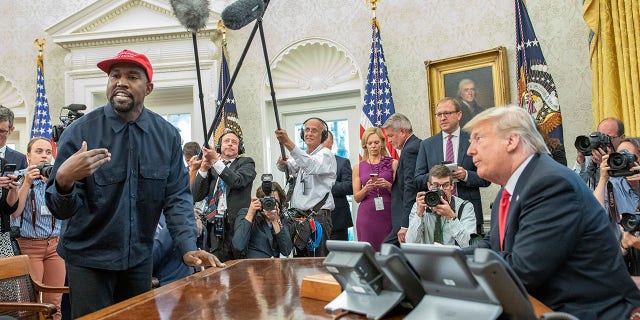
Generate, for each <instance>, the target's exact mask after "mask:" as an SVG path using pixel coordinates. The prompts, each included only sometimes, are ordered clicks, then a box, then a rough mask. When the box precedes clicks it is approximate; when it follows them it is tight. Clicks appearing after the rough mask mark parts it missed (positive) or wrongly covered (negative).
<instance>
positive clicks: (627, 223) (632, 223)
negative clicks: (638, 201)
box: [620, 213, 639, 232]
mask: <svg viewBox="0 0 640 320" xmlns="http://www.w3.org/2000/svg"><path fill="white" fill-rule="evenodd" d="M638 220H639V219H638V213H636V214H633V213H623V214H622V219H620V225H621V226H622V229H624V231H625V232H635V231H639V228H638Z"/></svg>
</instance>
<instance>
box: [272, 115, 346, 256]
mask: <svg viewBox="0 0 640 320" xmlns="http://www.w3.org/2000/svg"><path fill="white" fill-rule="evenodd" d="M300 137H301V138H302V139H303V140H304V143H305V144H306V145H307V151H306V152H304V151H302V149H300V148H299V147H297V146H296V145H295V143H294V142H293V141H292V140H291V138H289V135H288V134H287V131H286V130H284V129H278V130H276V139H278V142H280V144H282V145H283V146H284V147H285V148H287V150H289V153H290V155H291V157H290V158H289V159H286V160H283V159H282V158H279V159H278V170H280V171H285V166H286V167H288V168H289V172H291V173H293V174H294V175H296V183H295V185H294V189H293V194H292V195H291V207H292V208H294V209H297V210H300V211H303V212H305V213H307V214H309V215H312V216H313V217H314V219H315V220H316V221H318V222H319V223H320V225H321V227H322V239H321V241H320V244H319V246H318V247H317V248H315V250H306V251H305V252H298V253H297V255H302V256H305V255H306V256H316V257H324V256H326V255H327V254H328V253H329V252H328V251H327V246H326V242H327V239H329V237H330V236H331V210H333V209H334V208H335V204H334V202H333V197H331V196H330V195H331V187H332V186H333V184H334V183H335V182H336V171H337V169H336V167H337V165H336V158H335V157H334V156H333V154H331V150H329V149H327V148H325V147H324V146H323V145H322V143H323V142H324V141H325V140H327V138H328V137H329V127H328V126H327V123H326V122H324V120H322V119H320V118H315V117H313V118H309V119H307V120H305V122H304V123H303V126H302V130H301V131H300ZM317 208H320V209H319V210H316V209H317Z"/></svg>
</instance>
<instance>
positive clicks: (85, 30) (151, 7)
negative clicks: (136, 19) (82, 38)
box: [76, 0, 173, 33]
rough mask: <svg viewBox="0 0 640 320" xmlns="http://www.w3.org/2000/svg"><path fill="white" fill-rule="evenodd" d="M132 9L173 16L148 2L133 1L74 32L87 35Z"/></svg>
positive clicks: (165, 9) (171, 13) (171, 12)
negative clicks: (144, 9) (140, 8)
mask: <svg viewBox="0 0 640 320" xmlns="http://www.w3.org/2000/svg"><path fill="white" fill-rule="evenodd" d="M134 7H143V8H146V9H149V10H151V11H155V12H158V13H160V14H163V15H167V16H171V15H173V11H171V10H168V9H167V8H162V7H159V6H156V5H153V4H151V3H149V2H146V1H141V0H133V1H130V2H127V3H124V4H123V5H121V6H119V7H117V8H114V9H113V10H111V11H109V12H107V13H105V14H104V15H102V16H100V17H98V18H97V19H94V20H93V21H91V22H89V23H87V24H85V25H84V26H82V27H81V28H80V29H78V30H77V31H76V32H77V33H89V32H93V31H95V29H96V28H97V27H99V26H101V25H105V24H108V23H109V22H111V21H113V19H115V18H116V17H118V16H119V15H120V14H122V13H123V12H125V11H127V10H130V9H131V8H134Z"/></svg>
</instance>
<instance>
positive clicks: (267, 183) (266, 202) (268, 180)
mask: <svg viewBox="0 0 640 320" xmlns="http://www.w3.org/2000/svg"><path fill="white" fill-rule="evenodd" d="M260 180H262V191H263V192H264V197H262V198H260V204H262V210H263V211H272V210H275V208H276V198H274V197H272V196H271V192H272V191H273V184H272V182H273V175H272V174H270V173H265V174H263V175H262V176H261V177H260Z"/></svg>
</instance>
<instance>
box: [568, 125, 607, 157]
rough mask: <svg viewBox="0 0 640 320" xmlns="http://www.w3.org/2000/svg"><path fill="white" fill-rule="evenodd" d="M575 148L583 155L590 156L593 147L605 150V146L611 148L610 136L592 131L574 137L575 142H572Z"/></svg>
mask: <svg viewBox="0 0 640 320" xmlns="http://www.w3.org/2000/svg"><path fill="white" fill-rule="evenodd" d="M573 145H574V146H575V147H576V149H577V150H578V151H579V152H581V153H582V154H583V155H585V156H590V155H591V151H592V150H595V149H602V150H605V151H606V150H607V147H611V148H612V149H613V144H612V143H611V137H609V136H608V135H606V134H604V133H601V132H597V131H596V132H592V133H591V134H590V135H589V136H588V137H587V136H578V137H576V142H575V143H574V144H573Z"/></svg>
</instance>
